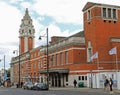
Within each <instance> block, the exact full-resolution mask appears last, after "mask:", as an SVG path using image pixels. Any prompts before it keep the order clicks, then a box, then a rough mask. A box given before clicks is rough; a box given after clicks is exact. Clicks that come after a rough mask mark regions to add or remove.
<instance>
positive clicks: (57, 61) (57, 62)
mask: <svg viewBox="0 0 120 95" xmlns="http://www.w3.org/2000/svg"><path fill="white" fill-rule="evenodd" d="M58 59H59V58H58V54H56V65H58V64H59V60H58Z"/></svg>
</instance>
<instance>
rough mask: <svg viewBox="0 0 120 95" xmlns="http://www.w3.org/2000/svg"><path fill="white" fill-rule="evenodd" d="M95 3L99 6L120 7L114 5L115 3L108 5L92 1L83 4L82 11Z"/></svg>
mask: <svg viewBox="0 0 120 95" xmlns="http://www.w3.org/2000/svg"><path fill="white" fill-rule="evenodd" d="M95 5H99V6H107V7H114V8H120V6H116V5H109V4H103V3H94V2H87V3H86V5H85V6H84V8H83V9H82V11H83V12H84V11H85V10H87V9H89V8H91V7H93V6H95Z"/></svg>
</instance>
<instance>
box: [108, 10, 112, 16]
mask: <svg viewBox="0 0 120 95" xmlns="http://www.w3.org/2000/svg"><path fill="white" fill-rule="evenodd" d="M108 18H112V16H111V9H110V8H108Z"/></svg>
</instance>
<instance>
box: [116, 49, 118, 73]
mask: <svg viewBox="0 0 120 95" xmlns="http://www.w3.org/2000/svg"><path fill="white" fill-rule="evenodd" d="M116 71H117V72H118V62H117V48H116Z"/></svg>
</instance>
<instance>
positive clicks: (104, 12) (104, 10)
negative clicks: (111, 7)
mask: <svg viewBox="0 0 120 95" xmlns="http://www.w3.org/2000/svg"><path fill="white" fill-rule="evenodd" d="M103 17H104V18H106V17H107V15H106V8H103Z"/></svg>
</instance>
